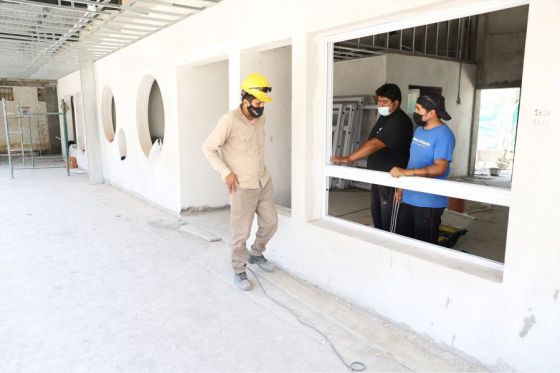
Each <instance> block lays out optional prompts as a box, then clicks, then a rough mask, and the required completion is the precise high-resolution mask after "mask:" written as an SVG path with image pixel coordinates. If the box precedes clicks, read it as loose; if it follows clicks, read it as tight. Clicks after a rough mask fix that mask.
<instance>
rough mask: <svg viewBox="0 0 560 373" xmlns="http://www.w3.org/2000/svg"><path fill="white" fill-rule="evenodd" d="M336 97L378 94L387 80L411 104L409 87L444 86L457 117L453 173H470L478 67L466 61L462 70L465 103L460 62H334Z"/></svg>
mask: <svg viewBox="0 0 560 373" xmlns="http://www.w3.org/2000/svg"><path fill="white" fill-rule="evenodd" d="M333 76H334V77H333V82H334V83H333V93H334V96H352V95H353V96H361V95H364V96H365V95H369V96H372V95H374V94H375V90H376V89H377V88H379V86H381V85H382V84H384V83H395V84H397V85H398V86H399V88H400V89H401V93H402V103H401V107H402V108H403V110H405V111H406V108H407V107H408V86H409V85H420V86H429V87H441V88H442V95H443V96H444V97H445V98H446V108H447V111H448V112H449V113H450V114H451V116H452V117H453V119H452V120H451V121H449V122H448V124H449V126H450V128H451V129H452V130H453V133H454V134H455V138H456V146H455V152H454V154H453V162H452V165H451V176H465V175H467V173H468V163H469V159H468V157H469V151H470V131H471V125H472V113H473V105H474V83H475V79H476V66H474V65H470V64H463V67H462V73H461V104H457V101H456V98H457V91H458V89H459V63H458V62H452V61H444V60H441V59H434V58H427V57H417V56H406V55H402V54H387V55H383V56H375V57H368V58H359V59H355V60H349V61H340V62H336V63H335V64H334V72H333Z"/></svg>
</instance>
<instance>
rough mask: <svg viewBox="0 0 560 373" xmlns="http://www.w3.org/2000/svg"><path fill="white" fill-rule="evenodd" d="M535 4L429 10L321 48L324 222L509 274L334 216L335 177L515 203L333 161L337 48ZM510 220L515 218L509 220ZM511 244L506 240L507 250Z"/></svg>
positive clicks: (497, 0)
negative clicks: (331, 209) (331, 203)
mask: <svg viewBox="0 0 560 373" xmlns="http://www.w3.org/2000/svg"><path fill="white" fill-rule="evenodd" d="M528 4H529V0H487V1H485V2H480V3H478V4H470V3H469V4H465V5H458V6H457V7H455V8H453V9H447V10H445V9H443V10H434V11H430V12H425V13H424V14H421V15H419V16H414V17H409V18H401V19H395V20H394V21H388V22H385V23H383V22H380V23H379V24H376V25H372V26H367V27H362V28H357V29H354V30H350V31H344V32H338V33H337V32H333V33H332V34H328V35H326V36H324V37H323V38H322V41H320V43H322V45H321V47H322V48H323V56H325V57H326V58H325V61H324V64H325V65H324V71H325V72H326V79H327V84H326V86H325V91H324V100H325V103H326V105H325V108H326V112H325V118H326V123H325V127H324V129H323V131H322V133H323V134H324V142H323V159H322V161H323V162H322V167H321V168H322V169H321V179H322V180H321V219H322V220H325V221H328V222H332V223H335V224H339V225H341V226H346V227H351V228H352V229H357V230H359V231H362V232H367V233H368V234H371V235H372V236H376V237H379V238H380V239H386V240H391V241H393V242H396V243H401V244H404V245H412V246H414V247H416V248H418V249H420V250H423V251H425V252H426V253H428V254H431V255H434V254H435V255H439V256H442V257H453V258H456V259H458V260H460V261H464V262H467V263H472V264H476V265H480V266H482V267H485V268H488V269H491V270H497V271H500V272H503V270H504V266H505V263H500V262H497V261H494V260H491V259H486V258H483V257H479V256H476V255H472V254H468V253H463V252H461V251H457V250H452V249H448V248H445V247H442V246H437V245H433V244H430V243H426V242H422V241H419V240H416V239H412V238H409V237H404V236H400V235H397V234H394V233H390V232H385V231H383V230H380V229H372V228H371V227H368V226H364V225H362V224H358V223H354V222H350V221H348V220H344V219H341V218H337V217H334V216H331V215H329V214H328V209H329V203H328V190H329V185H330V178H334V177H336V178H344V179H347V180H352V181H361V182H365V183H370V184H381V185H387V186H392V187H397V188H403V189H410V190H415V191H421V192H428V193H432V194H439V195H444V196H447V197H455V198H463V199H466V200H470V201H477V202H486V203H491V204H494V205H500V206H507V207H510V205H511V194H512V192H511V190H509V189H503V188H497V187H491V186H481V185H475V184H467V183H462V182H456V181H449V180H440V179H431V178H425V177H410V178H408V177H406V178H393V177H391V176H390V175H389V173H387V172H379V171H373V170H364V169H358V168H353V167H346V166H335V165H332V164H331V163H330V156H331V154H332V130H330V129H331V128H332V112H333V97H334V94H333V86H334V82H333V78H334V62H335V61H334V45H335V43H338V42H341V41H345V40H353V39H357V38H360V37H365V36H371V35H377V34H384V33H387V32H390V31H393V30H404V29H407V28H411V27H416V26H422V25H429V24H433V23H438V22H444V21H448V20H452V19H457V18H463V17H468V16H475V15H479V14H483V13H488V12H494V11H500V10H505V9H509V8H514V7H518V6H523V5H528ZM508 220H509V217H508ZM507 248H508V241H507V236H506V246H505V250H506V251H507Z"/></svg>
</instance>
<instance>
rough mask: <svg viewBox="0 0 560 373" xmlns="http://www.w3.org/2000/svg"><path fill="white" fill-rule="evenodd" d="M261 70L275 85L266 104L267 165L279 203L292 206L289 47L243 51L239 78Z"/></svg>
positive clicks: (290, 62) (290, 60)
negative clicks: (270, 100) (270, 101)
mask: <svg viewBox="0 0 560 373" xmlns="http://www.w3.org/2000/svg"><path fill="white" fill-rule="evenodd" d="M253 72H259V73H261V74H263V75H264V76H266V77H267V79H268V80H269V83H270V84H271V86H272V92H271V93H270V96H271V97H272V100H273V101H272V103H269V104H266V108H265V116H266V125H265V131H266V139H265V164H266V165H267V168H268V171H269V172H270V175H271V177H272V180H273V185H274V198H275V200H276V203H277V204H279V205H282V206H285V207H290V206H291V194H292V193H291V189H292V169H291V165H290V160H291V155H292V149H291V146H292V143H291V141H292V125H291V122H292V50H291V47H290V46H284V47H280V48H273V49H270V50H266V51H258V50H254V49H253V50H246V51H243V53H242V54H241V74H240V79H243V78H244V77H245V76H247V75H249V74H251V73H253Z"/></svg>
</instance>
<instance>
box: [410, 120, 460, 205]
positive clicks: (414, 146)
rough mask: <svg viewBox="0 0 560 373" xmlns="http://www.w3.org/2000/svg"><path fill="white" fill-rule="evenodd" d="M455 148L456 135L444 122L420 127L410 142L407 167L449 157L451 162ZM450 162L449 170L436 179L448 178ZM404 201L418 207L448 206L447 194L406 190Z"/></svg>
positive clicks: (418, 165)
mask: <svg viewBox="0 0 560 373" xmlns="http://www.w3.org/2000/svg"><path fill="white" fill-rule="evenodd" d="M453 149H455V136H453V132H451V129H450V128H449V127H448V126H447V125H446V124H442V125H440V126H438V127H435V128H431V129H429V130H426V129H424V127H418V128H417V129H416V131H415V132H414V138H413V139H412V143H411V144H410V159H409V161H408V166H407V168H424V167H426V166H431V165H433V164H434V163H435V161H436V159H447V160H448V161H449V163H451V159H452V156H453ZM449 170H450V167H449V164H448V165H447V170H445V173H444V174H443V175H441V176H438V177H436V179H447V176H448V175H449ZM403 202H404V203H408V204H409V205H413V206H418V207H431V208H441V207H447V204H448V200H447V197H445V196H439V195H436V194H429V193H422V192H416V191H414V190H405V191H404V192H403Z"/></svg>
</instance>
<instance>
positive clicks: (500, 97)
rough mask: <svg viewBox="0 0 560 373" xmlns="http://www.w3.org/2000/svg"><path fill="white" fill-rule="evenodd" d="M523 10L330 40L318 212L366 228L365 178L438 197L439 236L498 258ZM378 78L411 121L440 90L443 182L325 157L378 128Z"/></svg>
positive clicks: (444, 242)
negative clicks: (448, 138)
mask: <svg viewBox="0 0 560 373" xmlns="http://www.w3.org/2000/svg"><path fill="white" fill-rule="evenodd" d="M527 16H528V6H521V7H514V8H509V9H504V10H500V11H495V12H490V13H484V14H474V15H465V16H464V17H462V18H458V19H449V20H441V21H439V20H434V21H433V23H429V24H424V25H416V26H415V27H409V28H406V29H402V30H390V31H388V32H382V33H379V34H376V35H364V34H360V33H359V32H357V33H356V37H355V38H353V39H349V40H336V38H333V39H332V42H331V43H330V47H331V49H330V53H332V54H331V57H332V59H331V63H330V65H329V70H330V73H331V74H332V75H331V77H332V86H330V91H329V92H330V93H331V94H332V96H331V99H332V101H331V102H330V103H329V116H328V117H329V125H331V124H332V126H331V127H330V131H327V136H328V139H327V143H326V147H327V149H328V151H327V152H326V158H327V159H326V160H325V163H326V167H325V175H326V176H327V178H326V179H325V183H326V188H325V190H326V193H325V196H324V208H323V215H324V216H325V217H326V218H329V219H330V218H335V219H337V221H339V220H346V221H349V222H351V223H355V224H360V225H365V226H373V224H374V222H373V217H372V212H371V209H370V204H371V195H370V194H371V193H370V189H371V185H372V184H375V185H381V186H386V187H390V188H394V187H398V188H401V189H405V190H410V191H416V192H422V193H428V194H433V195H438V196H442V197H444V198H446V199H447V201H448V207H447V208H446V209H445V210H444V212H443V214H442V218H441V225H440V227H439V233H438V234H439V236H440V237H439V241H438V243H436V244H437V245H440V246H441V247H445V248H451V249H452V250H456V251H460V252H464V253H468V254H471V255H475V256H478V257H482V258H486V259H489V260H493V261H496V262H501V263H503V261H504V256H505V247H506V232H507V222H508V215H509V200H510V189H511V176H512V174H513V172H514V167H513V166H514V159H515V138H516V129H517V118H518V110H519V95H520V90H521V81H522V67H523V56H524V48H525V36H526V29H527ZM411 26H412V25H411ZM358 36H359V37H358ZM385 83H394V84H396V85H398V87H399V88H400V91H401V94H402V98H401V101H400V108H401V109H402V111H404V113H406V114H407V115H408V116H409V117H410V118H411V119H412V115H413V113H414V111H415V105H416V99H417V98H418V97H420V96H422V95H425V94H430V93H437V94H440V95H442V96H443V97H445V106H446V110H447V112H449V114H450V115H451V117H452V119H451V120H446V121H444V122H445V124H446V125H447V126H448V127H449V129H450V130H451V131H452V133H453V135H454V137H455V147H454V151H453V153H452V154H453V155H452V161H451V163H450V173H449V175H448V176H447V178H446V179H445V180H439V179H434V178H428V177H420V176H414V177H401V178H393V177H391V176H389V174H388V172H387V171H386V170H385V171H381V170H375V168H374V167H372V166H371V165H370V166H369V167H368V161H367V157H366V158H361V159H359V160H353V161H352V162H351V163H349V164H344V165H335V164H333V163H331V162H330V159H331V157H332V156H344V155H349V154H352V153H353V152H354V151H356V150H357V149H359V148H360V147H361V146H362V145H364V144H365V143H367V142H368V139H370V138H373V137H376V136H377V135H378V133H379V132H377V134H374V133H373V131H372V129H373V128H374V126H375V125H376V123H377V121H378V119H379V118H380V114H379V112H378V109H379V108H378V102H377V100H376V99H377V98H376V97H375V91H376V89H377V88H378V87H380V86H382V85H383V84H385ZM379 106H384V105H383V104H381V103H380V102H379ZM413 130H414V131H416V125H414V127H413ZM415 133H416V132H415ZM391 203H392V202H391ZM449 236H452V239H451V241H450V240H449ZM394 237H397V236H394ZM446 237H447V238H446ZM451 242H452V245H451Z"/></svg>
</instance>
